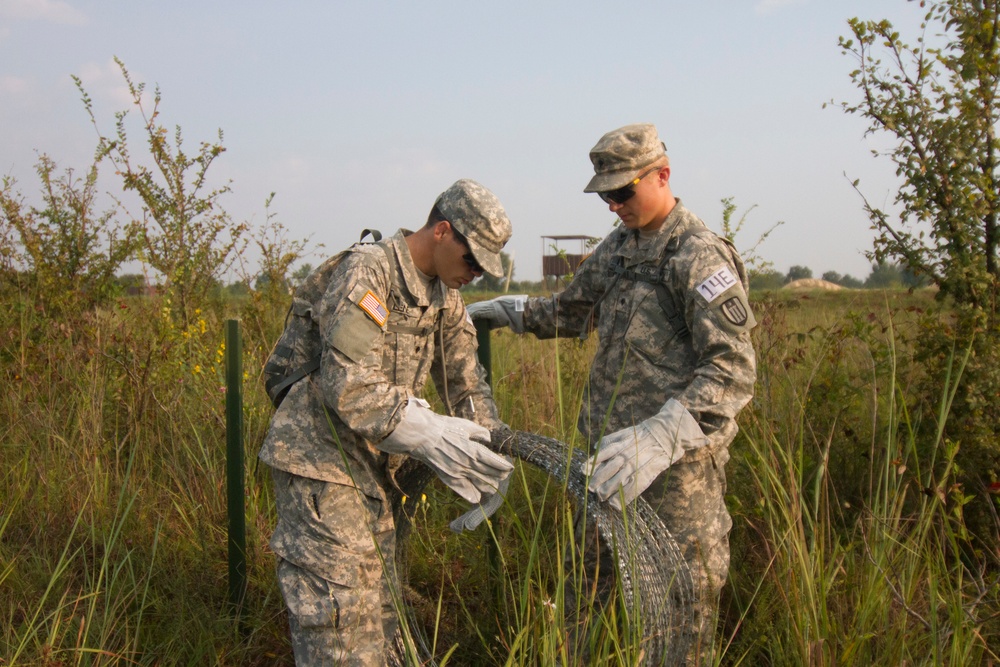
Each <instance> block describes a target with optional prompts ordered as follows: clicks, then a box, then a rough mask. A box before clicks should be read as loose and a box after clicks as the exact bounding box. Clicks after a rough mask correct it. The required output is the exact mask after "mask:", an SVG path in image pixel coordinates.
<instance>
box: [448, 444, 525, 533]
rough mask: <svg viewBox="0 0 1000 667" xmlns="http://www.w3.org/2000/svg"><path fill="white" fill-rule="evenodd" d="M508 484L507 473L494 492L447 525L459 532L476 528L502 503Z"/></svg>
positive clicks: (453, 530) (508, 477)
mask: <svg viewBox="0 0 1000 667" xmlns="http://www.w3.org/2000/svg"><path fill="white" fill-rule="evenodd" d="M504 458H505V459H507V461H508V462H510V463H511V465H513V461H511V460H510V459H509V458H508V457H506V456H505V457H504ZM509 486H510V476H509V475H508V476H507V477H505V478H504V480H503V481H502V482H500V488H499V489H498V490H497V492H496V493H494V494H492V495H489V496H484V497H483V499H482V501H481V502H480V503H479V504H478V505H476V506H475V507H473V508H472V509H470V510H469V511H468V512H466V513H465V514H463V515H462V516H460V517H458V518H457V519H455V520H453V521H452V522H451V523H449V524H448V527H449V528H451V530H452V532H454V533H461V532H462V531H464V530H475V529H476V528H478V527H479V524H481V523H482V522H483V521H486V519H489V518H490V517H491V516H493V513H494V512H496V511H497V510H498V509H500V506H501V505H503V501H504V499H505V498H506V496H507V487H509Z"/></svg>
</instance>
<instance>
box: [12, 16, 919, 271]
mask: <svg viewBox="0 0 1000 667" xmlns="http://www.w3.org/2000/svg"><path fill="white" fill-rule="evenodd" d="M853 16H859V17H861V18H871V19H881V18H888V19H890V20H891V21H893V23H895V24H896V25H897V27H898V28H899V29H900V32H901V33H902V34H903V35H904V37H906V38H910V37H912V38H911V39H908V40H907V41H910V42H914V41H915V38H916V34H915V33H916V29H917V26H918V25H919V21H920V18H921V16H922V12H921V10H920V8H919V6H918V3H914V2H907V1H906V0H705V1H704V2H696V1H693V0H683V1H680V0H660V1H659V2H656V1H653V2H638V3H637V2H631V3H623V2H607V1H605V2H596V1H585V0H577V1H575V2H562V1H560V2H544V1H543V0H534V1H533V2H523V1H521V0H507V1H505V2H489V3H487V2H474V1H471V0H467V1H465V2H459V1H457V0H453V1H451V2H448V1H445V0H423V1H421V2H403V1H394V2H390V1H375V2H338V1H336V0H328V1H324V2H317V1H309V2H304V1H303V2H297V1H295V0H289V1H288V2H284V3H276V2H261V1H259V0H243V1H241V2H233V1H231V0H217V1H212V0H210V1H208V2H205V1H204V0H198V1H197V2H194V1H191V0H174V1H173V2H169V3H168V2H157V3H152V2H136V1H135V0H132V1H125V0H100V1H98V0H0V175H6V176H13V177H15V178H16V179H17V180H18V183H19V189H20V190H21V192H22V193H23V194H24V195H25V197H26V199H27V200H28V201H29V202H34V203H38V202H39V198H38V194H37V192H38V180H37V178H36V177H35V175H34V166H35V163H36V162H37V159H38V154H39V153H45V154H47V155H49V156H50V157H51V158H52V159H54V160H55V161H56V163H57V164H58V165H59V167H60V170H62V169H63V168H66V167H73V168H74V169H76V170H77V171H79V172H82V171H83V169H84V168H85V167H87V166H88V165H89V163H90V159H91V156H92V154H93V151H94V148H95V145H96V133H95V131H94V129H93V128H92V127H91V125H90V121H89V119H88V117H87V115H86V113H85V111H84V108H83V105H82V103H81V102H80V96H79V93H78V92H77V90H76V88H75V86H74V84H73V81H72V79H71V75H76V76H78V77H80V78H81V79H82V80H83V83H84V86H85V87H86V89H87V91H88V93H89V94H90V96H91V97H92V98H93V100H94V109H95V113H96V114H97V116H98V120H99V122H100V123H101V125H102V129H103V130H104V131H105V133H111V132H113V130H114V113H115V112H116V111H120V110H123V109H125V108H126V107H127V103H128V98H127V95H126V94H125V90H124V82H123V80H122V77H121V75H120V73H119V72H118V69H117V66H116V65H115V64H114V62H113V58H114V57H115V56H117V57H118V58H120V59H121V60H123V61H124V63H125V65H126V66H127V67H128V69H129V71H130V73H131V75H132V77H133V80H135V81H143V82H146V84H147V87H148V88H149V89H150V90H152V88H153V87H155V86H157V85H158V86H159V87H160V90H161V92H162V95H163V101H162V103H161V112H162V117H161V118H162V120H163V122H164V123H165V124H166V125H167V127H169V128H171V129H173V127H174V125H177V124H179V125H181V127H182V129H183V131H184V138H185V146H186V148H187V149H188V150H189V152H194V151H195V150H196V149H197V147H198V145H199V144H200V142H202V141H214V140H215V138H216V131H217V130H218V129H220V128H221V129H222V130H223V132H224V135H225V136H224V144H225V146H226V148H227V151H226V153H224V154H223V155H222V156H221V157H220V158H219V159H218V160H217V161H216V163H215V164H214V165H213V167H212V172H214V183H215V184H221V183H224V182H225V181H226V180H227V179H231V181H232V189H233V192H232V193H231V194H229V195H227V196H226V197H224V198H223V200H222V204H223V205H224V206H225V208H226V209H227V210H228V211H229V213H230V214H231V215H232V216H233V218H235V219H237V220H250V221H254V222H260V221H261V220H263V218H264V215H265V213H264V201H265V199H266V198H267V196H268V194H269V193H271V192H275V193H276V196H275V199H274V202H273V205H272V212H273V213H276V214H277V219H278V220H280V221H281V222H282V223H283V224H284V225H285V226H286V227H288V228H289V230H290V232H291V235H292V236H293V237H295V238H306V237H308V238H309V239H310V244H311V245H315V244H318V243H322V244H324V246H325V249H324V250H323V251H322V253H321V256H317V257H313V258H311V259H310V260H309V261H311V262H312V263H313V264H317V263H318V261H319V260H320V259H322V256H325V255H327V254H332V253H333V252H335V251H337V250H339V249H341V248H342V247H345V246H347V245H349V244H350V243H352V242H353V241H355V240H356V239H357V236H358V234H359V232H360V230H361V229H363V228H366V227H373V228H376V229H380V230H381V231H382V232H383V233H385V234H386V235H389V234H391V233H392V232H394V231H395V230H396V229H397V228H399V227H408V228H410V229H416V228H417V227H419V226H420V225H422V224H423V222H424V221H425V219H426V216H427V212H428V210H429V209H430V206H431V204H432V203H433V201H434V199H435V197H436V196H437V195H438V194H439V193H440V192H441V191H442V190H444V189H445V188H447V187H448V186H449V185H450V184H451V183H453V182H454V181H455V180H457V179H459V178H473V179H475V180H478V181H479V182H481V183H482V184H484V185H485V186H486V187H488V188H490V189H491V190H493V192H494V193H496V195H497V196H498V197H499V198H500V200H501V201H502V202H503V204H504V206H505V208H506V210H507V213H508V215H509V217H510V219H511V222H512V223H513V226H514V237H513V239H512V240H511V242H510V243H509V244H508V246H507V251H508V253H510V254H512V255H513V257H514V262H515V279H522V280H537V279H539V278H540V273H541V271H540V264H541V254H542V248H543V245H542V244H543V242H542V240H541V237H542V236H543V235H565V234H581V235H591V236H604V235H605V234H606V233H607V232H608V231H610V229H611V225H612V223H613V222H614V219H615V216H614V215H613V214H611V213H610V212H609V211H608V209H607V206H606V205H604V204H603V203H602V202H601V201H600V200H599V199H598V198H597V196H596V195H593V194H585V193H583V187H584V186H585V185H586V183H587V181H588V180H589V178H590V176H591V173H592V169H591V164H590V161H589V159H588V156H587V154H588V152H589V150H590V148H591V147H592V146H593V145H594V143H596V141H597V140H598V139H599V138H600V137H601V135H602V134H604V133H605V132H607V131H609V130H611V129H614V128H616V127H619V126H621V125H625V124H628V123H635V122H651V123H654V124H656V126H657V127H658V129H659V132H660V136H661V138H662V139H663V141H664V142H665V143H666V145H667V149H668V152H669V154H670V157H671V163H672V167H673V171H672V177H671V182H672V186H673V190H674V193H675V195H677V196H678V197H680V198H681V200H682V201H683V202H684V204H685V205H686V206H687V207H688V208H689V209H691V210H692V211H694V212H695V213H696V214H698V215H699V216H700V217H701V218H702V219H703V220H704V221H705V222H706V223H707V224H708V225H709V227H711V228H713V229H715V230H716V231H719V230H720V229H721V219H722V204H721V200H722V198H724V197H733V198H734V200H735V203H736V204H737V206H738V208H739V211H740V212H742V211H744V210H746V209H747V208H749V207H750V206H751V205H756V208H755V209H754V210H753V211H752V212H751V213H750V214H749V217H748V219H747V224H746V226H745V228H744V231H743V232H742V233H741V235H740V236H738V237H737V245H738V246H740V247H749V246H751V245H753V244H754V243H755V242H756V240H757V238H758V237H759V236H760V234H761V233H763V232H764V231H765V230H766V229H768V228H769V227H771V226H772V225H773V224H774V223H775V222H777V221H783V222H784V224H783V225H782V226H781V227H779V228H778V229H777V230H775V231H774V233H773V234H772V235H771V237H770V238H769V239H768V240H767V241H766V242H765V243H764V244H763V245H762V246H761V247H760V248H759V249H758V252H759V253H760V254H761V255H762V256H763V258H764V259H767V260H769V261H771V262H773V263H774V267H775V268H776V269H777V270H779V271H782V272H785V271H787V270H788V268H789V267H790V266H792V265H804V266H808V267H809V268H811V269H812V271H813V274H814V275H815V276H816V277H819V276H820V275H822V274H823V273H824V272H825V271H829V270H833V271H837V272H838V273H842V274H844V273H849V274H851V275H853V276H855V277H856V278H861V279H863V278H864V277H866V276H867V275H868V272H869V269H870V266H869V263H868V261H867V260H866V259H865V258H864V256H863V254H862V253H863V252H864V251H865V250H870V249H871V245H872V238H873V232H872V231H871V230H870V224H869V221H868V219H867V217H866V216H865V214H864V211H863V210H862V201H861V199H860V197H859V196H858V195H857V194H856V193H855V192H854V190H853V189H852V188H851V186H850V181H851V180H853V179H856V178H860V179H861V188H862V190H863V191H864V192H865V194H866V195H867V196H868V198H869V199H870V200H871V201H872V202H873V203H876V204H878V205H885V204H888V203H889V202H890V201H891V200H892V197H893V194H894V187H895V182H896V181H895V178H894V176H893V167H892V164H891V163H890V162H889V161H888V160H887V159H886V158H880V159H875V158H873V157H872V156H871V149H872V148H873V147H874V145H875V144H873V143H872V140H870V139H866V138H865V137H864V130H865V124H864V123H863V121H862V120H861V119H859V118H855V117H852V116H848V115H846V114H845V113H844V112H843V111H841V110H840V109H839V108H837V107H836V106H827V108H825V109H824V108H823V103H824V102H830V101H831V100H833V101H835V102H840V101H851V102H854V101H856V100H857V99H858V93H857V91H856V90H855V89H854V88H853V87H852V85H851V83H850V79H849V73H850V71H851V70H853V69H854V68H855V67H856V63H855V62H854V61H853V60H852V59H851V58H850V57H848V56H844V55H842V54H841V52H840V49H839V48H838V46H837V37H838V36H840V35H846V34H847V33H848V27H847V19H848V18H850V17H853ZM140 139H141V136H140V135H139V134H138V132H135V131H133V140H134V142H135V145H134V146H133V148H132V152H133V154H138V153H139V152H140V151H141V146H140V144H139V140H140ZM879 143H880V145H882V146H884V145H886V142H885V140H884V139H883V140H881V141H880V142H879ZM106 171H107V172H108V173H109V174H110V168H107V169H106ZM212 172H210V173H212ZM845 173H846V176H845ZM110 183H111V182H110V181H109V185H108V189H112V186H111V184H110ZM569 251H570V252H573V251H574V248H572V247H571V248H569Z"/></svg>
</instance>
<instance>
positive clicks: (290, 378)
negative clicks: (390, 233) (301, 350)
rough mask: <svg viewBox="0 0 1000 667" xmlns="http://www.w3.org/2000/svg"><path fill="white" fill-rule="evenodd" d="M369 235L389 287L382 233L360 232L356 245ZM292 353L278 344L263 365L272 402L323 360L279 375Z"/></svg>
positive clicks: (391, 280)
mask: <svg viewBox="0 0 1000 667" xmlns="http://www.w3.org/2000/svg"><path fill="white" fill-rule="evenodd" d="M369 235H370V236H371V237H372V239H373V242H374V243H375V244H376V245H378V246H379V247H380V248H382V251H383V252H385V257H386V259H387V260H388V261H389V284H390V286H391V285H392V284H393V283H394V282H395V269H394V267H393V263H392V257H391V256H390V254H389V247H388V245H387V244H385V243H382V232H380V231H378V230H377V229H364V230H362V231H361V237H360V238H359V239H358V243H364V242H365V237H366V236H369ZM390 290H391V287H390ZM291 315H292V306H289V307H288V313H286V314H285V326H287V325H288V318H289V317H291ZM390 326H392V325H390ZM403 328H405V329H415V327H403ZM431 328H433V327H431ZM390 330H391V329H390ZM293 353H294V350H292V348H290V347H288V346H287V345H280V344H279V345H275V347H274V350H273V351H272V352H271V355H270V356H269V357H268V363H267V364H265V365H264V374H265V375H267V374H268V373H269V372H270V373H271V377H270V379H268V380H267V382H265V383H264V388H265V389H266V390H267V395H268V396H271V397H272V401H273V400H274V399H273V397H284V394H285V392H287V391H288V388H289V387H291V386H292V385H293V384H295V383H296V382H298V381H299V380H301V379H302V378H304V377H306V376H307V375H309V374H310V373H313V372H315V371H317V370H319V367H320V361H321V360H322V358H323V355H322V353H320V354H317V355H316V356H314V357H313V358H311V359H310V360H309V361H307V362H306V363H305V364H303V365H302V366H300V367H299V368H296V369H295V370H294V371H292V372H291V373H290V374H288V375H280V372H281V370H282V368H283V365H282V364H281V363H280V361H281V360H283V359H289V358H290V357H291V356H292V354H293ZM280 401H281V399H280V398H278V402H280ZM275 405H277V404H275Z"/></svg>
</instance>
